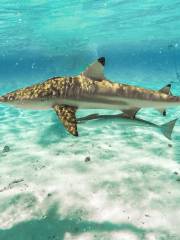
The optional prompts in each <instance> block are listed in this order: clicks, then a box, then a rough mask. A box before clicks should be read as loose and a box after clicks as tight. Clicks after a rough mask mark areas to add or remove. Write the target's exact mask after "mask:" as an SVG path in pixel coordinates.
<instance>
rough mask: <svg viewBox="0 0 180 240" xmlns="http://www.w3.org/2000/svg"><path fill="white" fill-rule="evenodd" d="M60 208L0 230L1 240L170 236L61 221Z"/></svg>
mask: <svg viewBox="0 0 180 240" xmlns="http://www.w3.org/2000/svg"><path fill="white" fill-rule="evenodd" d="M57 212H58V207H57V205H56V204H54V205H53V206H52V207H51V208H50V209H49V210H48V212H47V214H46V216H45V217H44V218H43V219H33V220H29V221H24V222H20V223H18V224H16V225H14V226H13V227H12V228H10V229H0V239H1V240H21V239H23V240H24V239H26V240H31V239H33V240H40V239H43V240H63V239H64V238H65V234H66V233H70V234H72V235H80V234H83V233H87V232H88V233H90V232H92V233H94V234H96V233H110V232H118V231H125V232H129V233H131V234H133V235H134V236H136V238H137V239H139V240H144V239H146V234H148V233H156V234H157V233H158V234H161V235H163V236H169V233H167V232H164V231H162V232H156V230H155V231H154V230H146V229H144V228H139V227H136V226H135V225H133V224H131V223H120V224H117V223H112V222H102V223H99V222H94V221H86V220H81V219H76V218H70V219H68V218H65V219H60V217H59V215H58V214H57Z"/></svg>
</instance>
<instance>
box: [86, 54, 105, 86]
mask: <svg viewBox="0 0 180 240" xmlns="http://www.w3.org/2000/svg"><path fill="white" fill-rule="evenodd" d="M104 66H105V58H104V57H101V58H99V59H97V61H96V62H94V63H92V64H91V65H90V66H88V67H87V68H86V69H85V71H84V72H83V73H82V75H84V76H85V77H88V78H91V79H93V80H96V81H101V80H103V79H105V76H104Z"/></svg>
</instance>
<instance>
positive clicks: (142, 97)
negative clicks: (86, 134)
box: [0, 57, 180, 136]
mask: <svg viewBox="0 0 180 240" xmlns="http://www.w3.org/2000/svg"><path fill="white" fill-rule="evenodd" d="M104 66H105V58H104V57H101V58H99V59H98V60H97V61H96V62H95V63H93V64H91V65H90V66H89V67H88V68H87V69H85V71H84V72H82V73H80V74H79V75H77V76H64V77H53V78H51V79H48V80H46V81H44V82H42V83H39V84H35V85H33V86H30V87H26V88H22V89H19V90H16V91H13V92H10V93H7V94H5V95H4V96H1V97H0V103H5V104H11V105H13V106H15V107H21V108H28V109H35V110H36V109H37V110H43V109H54V111H55V112H56V114H57V116H58V118H59V119H60V120H61V121H62V123H63V124H64V127H65V128H66V129H67V130H68V132H69V133H71V134H72V135H74V136H78V130H77V119H76V111H77V110H78V109H79V108H82V109H83V108H85V109H113V110H121V111H123V112H124V113H126V115H127V116H128V117H130V118H134V117H135V114H136V112H137V111H138V110H139V109H140V108H150V107H154V108H156V109H165V108H167V107H175V106H179V105H180V97H176V96H171V95H169V94H167V93H166V92H162V91H154V90H149V89H145V88H140V87H136V86H130V85H127V84H122V83H115V82H112V81H110V80H108V79H107V78H106V77H105V76H104ZM163 111H164V110H163Z"/></svg>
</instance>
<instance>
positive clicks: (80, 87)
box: [0, 76, 96, 102]
mask: <svg viewBox="0 0 180 240" xmlns="http://www.w3.org/2000/svg"><path fill="white" fill-rule="evenodd" d="M84 78H85V77H84V76H75V77H54V78H50V79H48V80H47V81H45V82H43V83H40V84H35V85H33V86H31V87H26V88H22V89H19V90H16V91H13V92H10V93H8V94H6V95H4V96H2V97H1V98H0V101H1V102H13V101H26V100H33V101H34V100H41V101H45V100H49V99H55V98H58V97H61V98H66V97H70V98H71V97H72V98H79V97H81V95H84V94H88V95H91V94H94V93H95V90H96V86H95V82H94V81H92V80H91V79H87V78H86V79H84Z"/></svg>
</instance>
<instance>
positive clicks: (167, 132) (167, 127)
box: [160, 119, 178, 140]
mask: <svg viewBox="0 0 180 240" xmlns="http://www.w3.org/2000/svg"><path fill="white" fill-rule="evenodd" d="M177 120H178V119H175V120H172V121H170V122H167V123H165V124H162V125H161V126H160V128H161V132H162V133H163V135H164V136H165V137H166V138H168V139H170V140H171V135H172V132H173V129H174V126H175V124H176V121H177Z"/></svg>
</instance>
